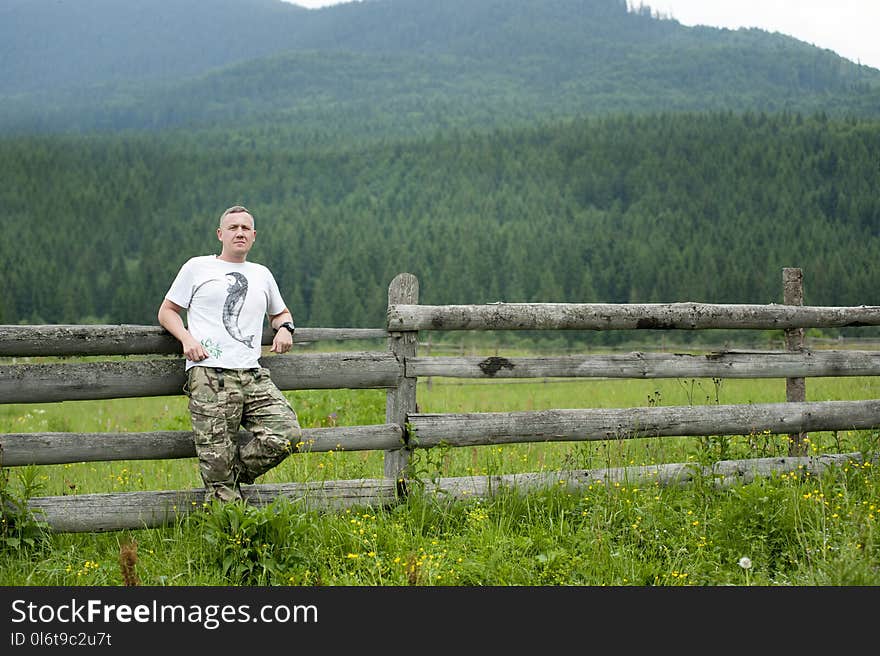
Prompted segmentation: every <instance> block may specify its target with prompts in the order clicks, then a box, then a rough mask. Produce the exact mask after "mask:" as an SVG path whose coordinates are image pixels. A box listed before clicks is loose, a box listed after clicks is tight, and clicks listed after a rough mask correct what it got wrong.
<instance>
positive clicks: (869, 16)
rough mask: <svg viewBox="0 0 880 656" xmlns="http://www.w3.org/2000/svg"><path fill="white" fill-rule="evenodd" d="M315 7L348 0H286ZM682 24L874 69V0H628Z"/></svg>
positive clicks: (879, 57) (877, 43) (879, 51)
mask: <svg viewBox="0 0 880 656" xmlns="http://www.w3.org/2000/svg"><path fill="white" fill-rule="evenodd" d="M287 1H288V2H293V3H294V4H297V5H300V6H302V7H309V8H313V9H314V8H317V7H324V6H327V5H335V4H338V3H340V2H349V1H351V0H287ZM628 2H629V4H630V6H632V5H635V6H638V5H640V4H644V5H648V6H650V7H651V8H653V9H654V10H655V11H657V12H660V13H661V14H662V15H664V16H671V17H672V18H674V19H676V20H677V21H678V22H679V23H681V24H682V25H712V26H714V27H728V28H731V29H736V28H738V27H759V28H761V29H763V30H767V31H768V32H781V33H783V34H788V35H789V36H793V37H795V38H796V39H800V40H801V41H806V42H807V43H811V44H813V45H815V46H818V47H819V48H828V49H829V50H833V51H834V52H836V53H837V54H839V55H840V56H841V57H846V58H847V59H850V60H852V61H854V62H860V63H862V64H867V65H868V66H871V67H873V68H877V69H880V0H645V1H644V2H642V1H641V0H628Z"/></svg>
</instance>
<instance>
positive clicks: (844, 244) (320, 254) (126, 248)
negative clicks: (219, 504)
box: [0, 111, 880, 327]
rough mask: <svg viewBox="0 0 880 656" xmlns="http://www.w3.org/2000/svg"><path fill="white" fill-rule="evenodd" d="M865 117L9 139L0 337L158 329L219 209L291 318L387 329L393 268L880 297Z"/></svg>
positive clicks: (499, 284)
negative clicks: (406, 133)
mask: <svg viewBox="0 0 880 656" xmlns="http://www.w3.org/2000/svg"><path fill="white" fill-rule="evenodd" d="M878 153H880V122H878V121H877V120H873V119H860V118H854V117H850V118H846V119H842V118H836V119H832V118H829V117H828V116H826V115H824V114H808V115H804V114H799V113H787V112H782V113H778V114H765V113H756V112H744V113H734V112H731V111H727V112H715V113H693V114H686V113H685V114H682V113H669V114H663V113H660V114H651V115H632V114H621V115H616V116H606V117H592V118H581V119H571V120H560V121H548V122H546V123H542V124H539V125H535V126H533V127H529V128H526V127H517V128H509V129H496V130H492V131H488V132H479V131H462V130H450V131H447V132H444V133H437V134H434V135H432V136H425V137H418V138H416V137H413V138H409V139H402V138H399V139H382V140H376V141H375V142H373V143H352V144H349V145H332V146H331V145H327V144H315V145H313V146H308V145H307V144H304V143H303V142H302V140H301V138H300V137H299V136H298V133H297V132H296V129H295V127H292V128H289V129H288V128H287V127H285V126H283V125H278V124H272V125H264V126H262V127H259V128H250V129H248V128H245V129H242V130H240V131H232V132H230V131H228V130H220V131H216V132H214V133H203V134H192V133H189V132H186V131H170V130H169V131H164V132H160V133H154V134H123V135H119V134H117V135H98V134H88V135H55V136H45V135H43V136H39V135H30V136H7V137H4V138H2V139H0V179H2V180H3V181H4V184H3V185H2V187H0V206H2V208H3V216H4V219H5V222H6V225H7V229H8V234H7V239H4V240H2V241H0V262H2V263H3V280H4V292H3V294H2V296H0V322H2V323H6V324H15V323H30V324H42V323H134V324H155V323H156V320H155V316H156V310H157V309H158V306H159V303H160V302H161V299H162V297H163V296H164V294H165V292H166V290H167V288H168V286H169V285H170V283H171V280H172V278H173V277H174V274H175V273H176V271H177V269H178V268H179V266H180V265H181V264H182V263H183V262H184V261H185V260H186V259H187V258H188V257H190V256H193V255H198V254H208V253H214V252H219V248H218V247H219V242H217V240H216V235H215V231H214V230H215V227H216V225H217V219H218V216H219V214H220V212H222V210H223V209H224V208H225V207H227V206H229V205H232V204H236V203H241V204H244V205H246V206H247V207H249V208H250V209H251V210H252V212H253V214H254V216H255V219H256V228H257V235H258V237H257V241H256V244H255V246H254V249H253V251H252V252H251V257H250V259H251V260H253V261H257V262H261V263H264V264H266V265H267V266H269V267H270V268H271V269H272V270H273V271H274V272H275V274H276V277H277V278H278V281H279V285H280V287H281V289H282V292H283V293H284V295H285V297H286V300H287V302H288V304H289V306H290V307H291V309H292V310H293V313H294V316H295V318H296V321H297V324H298V325H302V326H315V327H318V326H321V327H332V326H338V327H381V326H383V325H384V316H385V307H386V303H387V286H388V284H389V282H390V281H391V279H392V278H393V277H394V276H395V275H396V274H397V273H399V272H402V271H409V272H412V273H414V274H415V275H417V276H418V277H419V279H420V282H421V301H422V302H424V303H429V304H444V303H489V302H496V301H507V302H534V301H540V302H674V301H697V302H711V303H778V302H781V301H782V298H781V282H780V281H781V270H782V268H783V267H800V268H802V269H803V270H804V277H805V302H806V303H807V304H809V305H873V304H877V303H878V299H877V290H878V289H880V269H878V267H877V266H876V258H877V253H878V252H880V236H878V235H880V196H878V194H877V189H878V188H880V163H878V155H877V154H878Z"/></svg>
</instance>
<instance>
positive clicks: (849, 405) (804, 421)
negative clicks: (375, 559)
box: [409, 400, 880, 448]
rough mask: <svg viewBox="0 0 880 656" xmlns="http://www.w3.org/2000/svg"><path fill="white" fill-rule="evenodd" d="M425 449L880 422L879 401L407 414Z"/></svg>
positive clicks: (859, 426) (414, 439)
mask: <svg viewBox="0 0 880 656" xmlns="http://www.w3.org/2000/svg"><path fill="white" fill-rule="evenodd" d="M409 424H410V443H411V444H413V445H416V446H418V447H420V448H431V447H435V446H440V445H443V444H445V445H449V446H456V447H458V446H475V445H480V444H513V443H517V442H558V441H574V440H577V441H586V440H621V439H632V438H639V437H661V436H681V437H687V436H699V435H750V434H761V433H763V432H765V431H769V432H770V433H775V434H786V433H792V432H807V431H817V430H855V429H870V428H874V427H876V426H880V400H870V401H815V402H811V403H790V402H786V403H761V404H757V403H756V404H744V403H743V404H736V405H707V406H666V407H648V408H590V409H571V410H566V409H563V410H537V411H521V412H471V413H459V414H454V413H449V414H432V413H416V414H412V415H410V416H409Z"/></svg>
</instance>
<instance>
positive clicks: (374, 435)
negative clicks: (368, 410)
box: [0, 424, 403, 467]
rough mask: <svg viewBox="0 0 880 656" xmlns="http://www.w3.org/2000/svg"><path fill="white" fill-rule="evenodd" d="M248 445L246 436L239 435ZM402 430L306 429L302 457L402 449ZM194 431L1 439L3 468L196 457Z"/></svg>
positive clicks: (395, 427)
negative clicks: (323, 453)
mask: <svg viewBox="0 0 880 656" xmlns="http://www.w3.org/2000/svg"><path fill="white" fill-rule="evenodd" d="M239 434H240V435H241V438H240V439H247V431H244V430H242V431H240V433H239ZM402 444H403V428H402V427H401V426H400V425H398V424H376V425H371V426H370V425H368V426H331V427H323V428H304V429H303V438H302V445H301V446H300V448H299V452H300V453H306V452H319V451H373V450H386V449H395V448H399V447H400V446H401V445H402ZM195 455H196V452H195V446H194V445H193V440H192V431H151V432H140V433H137V432H131V433H5V434H4V433H0V466H3V467H16V466H23V465H60V464H65V463H70V462H103V461H108V462H109V461H115V460H166V459H175V458H193V457H195Z"/></svg>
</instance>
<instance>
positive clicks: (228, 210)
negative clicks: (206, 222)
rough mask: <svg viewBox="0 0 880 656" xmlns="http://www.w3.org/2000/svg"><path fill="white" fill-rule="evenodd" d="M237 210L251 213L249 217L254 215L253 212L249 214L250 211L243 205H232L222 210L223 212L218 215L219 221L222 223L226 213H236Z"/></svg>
mask: <svg viewBox="0 0 880 656" xmlns="http://www.w3.org/2000/svg"><path fill="white" fill-rule="evenodd" d="M239 212H247V213H248V214H250V215H251V218H253V216H254V215H253V214H251V211H250V210H249V209H248V208H246V207H245V206H244V205H233V206H232V207H227V208H226V209H225V210H223V214H221V215H220V222H219V223H220V224H221V225H222V224H223V219H225V218H226V216H227V215H229V214H237V213H239Z"/></svg>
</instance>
